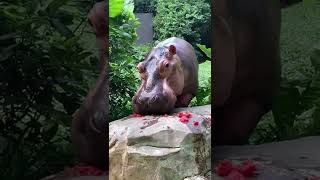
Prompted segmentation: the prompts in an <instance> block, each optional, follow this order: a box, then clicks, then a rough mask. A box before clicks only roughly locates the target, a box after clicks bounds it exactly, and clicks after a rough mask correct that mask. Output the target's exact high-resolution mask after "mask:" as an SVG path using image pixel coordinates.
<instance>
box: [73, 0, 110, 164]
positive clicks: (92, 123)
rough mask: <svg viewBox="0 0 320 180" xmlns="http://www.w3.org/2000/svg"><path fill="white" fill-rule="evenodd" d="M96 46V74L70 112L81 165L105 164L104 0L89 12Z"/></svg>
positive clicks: (105, 50)
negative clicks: (77, 107)
mask: <svg viewBox="0 0 320 180" xmlns="http://www.w3.org/2000/svg"><path fill="white" fill-rule="evenodd" d="M88 20H89V24H90V25H91V27H92V29H93V31H94V33H95V35H96V43H97V47H98V50H99V60H100V63H99V71H100V74H99V77H98V79H97V82H96V84H95V86H94V87H93V88H92V89H91V90H90V91H89V92H88V95H87V97H86V98H85V100H84V102H83V104H82V105H81V107H80V108H79V109H78V110H77V111H76V112H75V113H74V114H73V119H72V125H71V140H72V145H73V149H74V153H75V156H76V159H77V160H78V161H80V163H81V164H83V165H88V166H94V167H97V168H100V169H102V170H107V168H108V159H107V158H108V157H107V156H108V144H107V140H106V139H107V138H108V134H107V133H108V121H107V116H108V114H107V111H106V110H107V103H108V102H107V101H106V97H107V93H108V92H107V69H106V68H107V66H106V64H107V57H106V52H107V47H108V39H107V37H108V29H107V25H108V19H107V3H106V1H101V2H98V3H96V4H95V5H94V6H93V8H92V9H91V10H90V12H89V14H88Z"/></svg>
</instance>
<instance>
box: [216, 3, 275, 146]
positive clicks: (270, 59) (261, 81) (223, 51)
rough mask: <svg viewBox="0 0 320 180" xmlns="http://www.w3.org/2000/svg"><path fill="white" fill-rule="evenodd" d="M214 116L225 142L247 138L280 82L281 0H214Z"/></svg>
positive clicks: (221, 140)
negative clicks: (244, 0)
mask: <svg viewBox="0 0 320 180" xmlns="http://www.w3.org/2000/svg"><path fill="white" fill-rule="evenodd" d="M212 7H213V8H215V9H214V10H213V11H212V12H213V19H214V21H213V31H214V35H213V42H214V43H213V55H214V58H213V75H212V77H213V83H212V89H213V108H214V109H213V116H214V118H215V126H214V128H215V129H214V131H213V132H214V134H213V136H214V139H215V143H216V144H219V145H222V144H223V145H225V144H244V143H247V141H248V138H249V137H250V134H251V132H252V130H253V129H254V128H255V127H256V125H257V123H258V122H259V120H260V118H261V117H262V115H264V114H265V113H266V112H268V111H269V110H270V109H271V105H272V99H273V98H274V96H275V95H276V93H277V90H278V87H279V84H280V74H281V67H280V55H279V36H280V22H281V16H280V15H281V14H280V2H279V0H259V1H256V0H248V1H246V2H245V3H244V2H243V1H241V0H216V1H213V6H212Z"/></svg>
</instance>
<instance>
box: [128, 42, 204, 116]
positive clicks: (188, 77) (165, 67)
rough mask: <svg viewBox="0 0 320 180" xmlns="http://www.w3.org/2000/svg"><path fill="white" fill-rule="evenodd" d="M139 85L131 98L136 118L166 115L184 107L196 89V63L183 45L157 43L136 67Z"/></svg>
mask: <svg viewBox="0 0 320 180" xmlns="http://www.w3.org/2000/svg"><path fill="white" fill-rule="evenodd" d="M137 69H138V71H139V73H140V79H141V85H140V88H139V89H138V91H137V92H136V93H135V95H134V97H133V98H132V104H133V109H134V111H135V112H136V113H139V114H165V113H170V112H171V111H172V110H173V109H174V107H186V106H188V105H189V103H190V101H191V99H192V98H193V97H194V96H195V94H196V92H197V89H198V62H197V59H196V55H195V51H194V49H193V47H192V46H191V44H189V43H188V42H187V41H185V40H183V39H180V38H177V37H171V38H169V39H166V40H164V41H162V42H160V43H159V44H158V45H157V46H156V47H154V48H153V49H152V50H151V51H150V52H149V53H148V54H147V55H146V56H145V59H144V60H143V61H142V62H140V63H139V64H138V66H137Z"/></svg>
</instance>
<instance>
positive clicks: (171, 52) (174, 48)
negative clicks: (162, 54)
mask: <svg viewBox="0 0 320 180" xmlns="http://www.w3.org/2000/svg"><path fill="white" fill-rule="evenodd" d="M169 52H170V54H171V55H175V54H176V53H177V50H176V47H175V46H174V45H170V46H169Z"/></svg>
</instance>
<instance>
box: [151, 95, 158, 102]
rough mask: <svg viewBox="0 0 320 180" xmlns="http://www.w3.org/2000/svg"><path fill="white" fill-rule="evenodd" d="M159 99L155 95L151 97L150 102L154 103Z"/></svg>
mask: <svg viewBox="0 0 320 180" xmlns="http://www.w3.org/2000/svg"><path fill="white" fill-rule="evenodd" d="M157 99H158V96H157V95H155V96H153V97H152V98H151V99H150V101H149V103H150V104H152V103H154V102H156V101H157Z"/></svg>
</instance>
